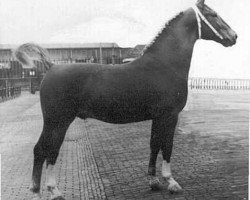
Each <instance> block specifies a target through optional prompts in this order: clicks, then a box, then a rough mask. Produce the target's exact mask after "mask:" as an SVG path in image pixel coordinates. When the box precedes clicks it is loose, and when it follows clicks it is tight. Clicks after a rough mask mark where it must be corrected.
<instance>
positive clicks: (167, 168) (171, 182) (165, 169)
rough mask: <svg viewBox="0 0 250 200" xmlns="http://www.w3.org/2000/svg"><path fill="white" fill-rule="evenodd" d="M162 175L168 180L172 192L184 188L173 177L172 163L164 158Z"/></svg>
mask: <svg viewBox="0 0 250 200" xmlns="http://www.w3.org/2000/svg"><path fill="white" fill-rule="evenodd" d="M162 176H163V178H164V179H166V180H167V181H168V183H169V185H168V190H169V191H170V192H178V191H181V190H182V188H181V186H180V185H179V184H178V183H177V182H176V181H175V180H174V178H173V177H172V173H171V167H170V163H168V162H167V161H166V160H163V162H162Z"/></svg>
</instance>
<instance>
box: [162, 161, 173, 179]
mask: <svg viewBox="0 0 250 200" xmlns="http://www.w3.org/2000/svg"><path fill="white" fill-rule="evenodd" d="M161 173H162V176H163V177H164V178H170V177H171V176H172V174H171V168H170V163H167V161H166V160H163V162H162V168H161Z"/></svg>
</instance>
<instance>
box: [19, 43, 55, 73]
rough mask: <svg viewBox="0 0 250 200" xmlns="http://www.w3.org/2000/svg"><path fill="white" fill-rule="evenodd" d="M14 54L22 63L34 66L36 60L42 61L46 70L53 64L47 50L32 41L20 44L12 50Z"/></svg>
mask: <svg viewBox="0 0 250 200" xmlns="http://www.w3.org/2000/svg"><path fill="white" fill-rule="evenodd" d="M14 56H15V57H16V59H17V60H18V61H19V62H20V63H21V64H23V65H27V66H34V61H35V60H36V61H38V62H42V63H43V65H44V67H45V69H46V70H49V69H50V68H51V67H52V66H53V63H52V62H51V61H50V59H49V57H48V52H47V50H45V49H44V48H42V47H40V46H39V45H37V44H34V43H26V44H22V45H21V46H19V47H18V48H17V49H16V50H15V51H14Z"/></svg>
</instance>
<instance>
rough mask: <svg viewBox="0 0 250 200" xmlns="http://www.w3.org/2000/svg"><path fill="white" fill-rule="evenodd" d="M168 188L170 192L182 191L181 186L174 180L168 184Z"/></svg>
mask: <svg viewBox="0 0 250 200" xmlns="http://www.w3.org/2000/svg"><path fill="white" fill-rule="evenodd" d="M168 190H169V192H170V193H171V194H173V193H178V192H181V191H182V188H181V186H180V185H179V184H178V183H177V182H176V181H175V182H172V183H170V184H169V186H168Z"/></svg>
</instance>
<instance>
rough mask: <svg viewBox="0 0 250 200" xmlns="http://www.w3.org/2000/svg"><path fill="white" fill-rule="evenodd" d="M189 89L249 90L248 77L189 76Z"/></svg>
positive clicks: (249, 81)
mask: <svg viewBox="0 0 250 200" xmlns="http://www.w3.org/2000/svg"><path fill="white" fill-rule="evenodd" d="M188 86H189V88H190V89H191V90H195V89H196V90H250V79H219V78H189V81H188Z"/></svg>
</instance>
